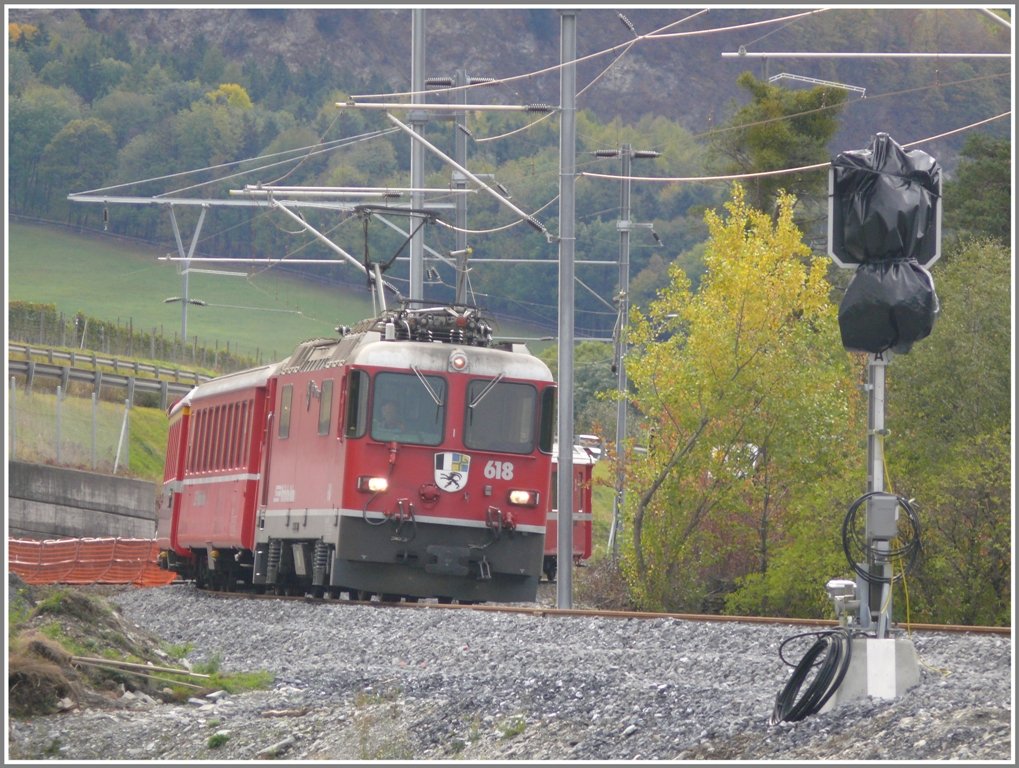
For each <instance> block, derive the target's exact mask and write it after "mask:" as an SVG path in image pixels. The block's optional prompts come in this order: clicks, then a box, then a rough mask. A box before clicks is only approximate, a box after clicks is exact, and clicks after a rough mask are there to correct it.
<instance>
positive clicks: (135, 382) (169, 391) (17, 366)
mask: <svg viewBox="0 0 1019 768" xmlns="http://www.w3.org/2000/svg"><path fill="white" fill-rule="evenodd" d="M58 354H63V355H66V353H58ZM58 354H54V357H57V356H58ZM68 357H69V356H68ZM89 359H91V357H90V358H89ZM97 360H98V362H99V365H107V363H105V362H103V361H102V359H98V358H97ZM148 367H149V368H150V369H151V368H152V367H153V366H148ZM7 374H8V376H12V375H18V374H20V375H22V376H24V377H25V387H26V389H27V390H28V391H31V389H32V382H33V381H34V379H35V377H36V376H42V377H45V378H55V379H59V380H60V385H61V386H62V387H63V389H64V391H66V390H67V385H68V384H70V383H71V382H72V381H74V382H84V383H87V384H92V385H93V387H94V389H95V391H96V392H97V393H98V392H100V391H101V389H102V387H104V386H112V387H121V388H124V389H126V390H127V399H128V400H129V401H130V403H131V405H134V401H135V395H136V394H137V393H139V392H142V393H154V394H158V395H159V407H160V408H162V409H163V410H166V407H167V405H168V403H169V398H170V395H179V396H184V395H186V394H187V393H188V392H190V391H191V389H192V388H193V387H194V386H195V383H197V382H190V383H189V382H181V381H167V380H166V379H150V378H145V377H141V376H135V375H133V374H118V373H109V372H104V371H102V370H100V369H99V368H98V367H97V368H94V369H88V368H75V367H72V366H70V365H58V364H55V363H38V362H36V361H34V360H11V359H10V358H8V360H7ZM194 378H195V379H198V380H202V381H204V380H207V379H208V377H205V376H198V375H194Z"/></svg>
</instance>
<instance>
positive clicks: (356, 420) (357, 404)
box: [344, 371, 368, 437]
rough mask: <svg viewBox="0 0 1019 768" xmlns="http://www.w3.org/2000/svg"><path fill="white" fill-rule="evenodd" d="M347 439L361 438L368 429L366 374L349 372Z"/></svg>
mask: <svg viewBox="0 0 1019 768" xmlns="http://www.w3.org/2000/svg"><path fill="white" fill-rule="evenodd" d="M346 419H347V420H346V427H345V432H344V434H346V436H347V437H362V436H363V435H364V432H365V429H367V427H368V374H367V373H365V372H364V371H351V372H350V376H349V378H348V383H347V417H346Z"/></svg>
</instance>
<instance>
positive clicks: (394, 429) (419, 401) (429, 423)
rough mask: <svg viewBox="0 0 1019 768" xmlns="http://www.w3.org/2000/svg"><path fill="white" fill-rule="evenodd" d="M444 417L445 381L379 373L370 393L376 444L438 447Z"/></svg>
mask: <svg viewBox="0 0 1019 768" xmlns="http://www.w3.org/2000/svg"><path fill="white" fill-rule="evenodd" d="M445 417H446V380H445V379H443V378H442V377H440V376H424V375H421V376H418V375H417V374H415V373H380V374H377V375H376V376H375V385H374V388H373V390H372V428H371V435H372V438H373V439H375V440H383V441H385V442H390V441H395V442H398V443H417V444H419V445H438V444H439V443H441V442H442V428H443V423H444V422H445Z"/></svg>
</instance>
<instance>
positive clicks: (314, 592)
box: [311, 584, 326, 600]
mask: <svg viewBox="0 0 1019 768" xmlns="http://www.w3.org/2000/svg"><path fill="white" fill-rule="evenodd" d="M325 591H326V588H325V587H323V586H322V585H320V584H314V585H312V587H311V596H312V597H314V598H315V599H316V600H319V599H321V598H322V596H323V595H324V594H325Z"/></svg>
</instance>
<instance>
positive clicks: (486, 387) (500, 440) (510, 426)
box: [464, 379, 538, 453]
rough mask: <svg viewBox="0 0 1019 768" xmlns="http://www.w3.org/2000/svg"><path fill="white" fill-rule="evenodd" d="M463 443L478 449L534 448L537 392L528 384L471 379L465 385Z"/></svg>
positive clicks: (513, 450) (517, 450)
mask: <svg viewBox="0 0 1019 768" xmlns="http://www.w3.org/2000/svg"><path fill="white" fill-rule="evenodd" d="M467 402H468V404H469V405H468V407H467V413H466V414H465V416H464V420H465V425H464V445H466V446H467V447H468V448H473V449H475V450H479V451H503V452H505V453H530V452H531V451H533V450H534V426H535V412H536V411H537V403H538V391H537V390H536V389H535V388H534V387H533V386H532V385H530V384H513V383H507V382H504V381H500V380H499V379H495V380H494V382H493V380H491V379H475V380H474V381H472V382H471V383H470V384H469V385H468V386H467Z"/></svg>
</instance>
